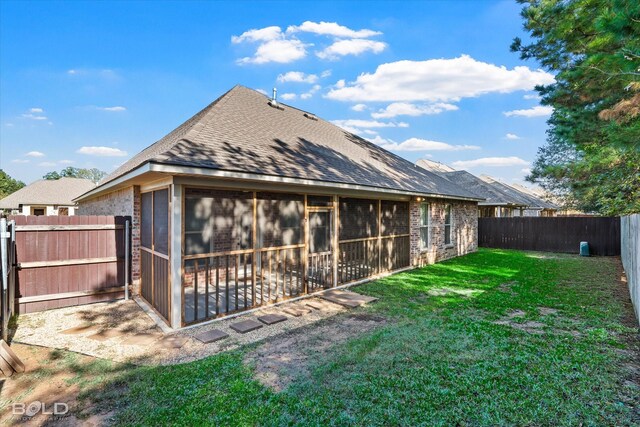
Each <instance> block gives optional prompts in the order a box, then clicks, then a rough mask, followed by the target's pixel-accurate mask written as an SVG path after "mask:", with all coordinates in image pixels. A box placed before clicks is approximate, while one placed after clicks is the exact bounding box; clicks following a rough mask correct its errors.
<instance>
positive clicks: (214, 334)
mask: <svg viewBox="0 0 640 427" xmlns="http://www.w3.org/2000/svg"><path fill="white" fill-rule="evenodd" d="M228 336H229V334H228V333H226V332H222V331H221V330H219V329H212V330H210V331H206V332H201V333H199V334H198V335H196V336H195V337H194V338H195V339H197V340H198V341H200V342H203V343H205V344H209V343H210V342H216V341H220V340H221V339H224V338H227V337H228Z"/></svg>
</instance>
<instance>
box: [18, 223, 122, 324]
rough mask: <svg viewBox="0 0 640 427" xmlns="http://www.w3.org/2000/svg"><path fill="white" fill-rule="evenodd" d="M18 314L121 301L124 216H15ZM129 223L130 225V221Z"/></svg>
mask: <svg viewBox="0 0 640 427" xmlns="http://www.w3.org/2000/svg"><path fill="white" fill-rule="evenodd" d="M9 220H12V221H14V222H15V258H14V260H13V265H14V266H15V267H16V268H15V270H16V272H17V275H16V277H15V279H16V280H15V286H16V288H15V298H16V300H15V301H16V304H18V307H17V311H18V312H19V313H30V312H34V311H41V310H47V309H51V308H59V307H68V306H73V305H81V304H87V303H92V302H101V301H108V300H113V299H117V298H122V297H123V295H124V285H125V283H129V278H130V271H129V265H130V263H129V262H128V259H127V255H128V251H129V246H128V245H129V239H130V236H129V235H128V234H127V231H128V222H129V221H130V219H129V218H128V217H118V216H116V217H113V216H14V217H10V218H9ZM129 223H130V222H129Z"/></svg>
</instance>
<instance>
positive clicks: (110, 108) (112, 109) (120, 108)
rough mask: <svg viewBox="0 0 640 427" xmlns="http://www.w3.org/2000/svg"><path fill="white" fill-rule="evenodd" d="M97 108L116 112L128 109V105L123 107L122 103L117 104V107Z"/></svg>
mask: <svg viewBox="0 0 640 427" xmlns="http://www.w3.org/2000/svg"><path fill="white" fill-rule="evenodd" d="M96 109H98V110H101V111H114V112H119V111H127V108H126V107H122V106H120V105H116V106H115V107H96Z"/></svg>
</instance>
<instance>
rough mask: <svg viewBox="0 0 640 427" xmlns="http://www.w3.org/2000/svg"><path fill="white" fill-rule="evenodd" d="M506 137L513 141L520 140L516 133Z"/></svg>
mask: <svg viewBox="0 0 640 427" xmlns="http://www.w3.org/2000/svg"><path fill="white" fill-rule="evenodd" d="M504 137H505V138H507V139H511V140H515V139H520V137H519V136H518V135H516V134H515V133H508V134H506V135H505V136H504Z"/></svg>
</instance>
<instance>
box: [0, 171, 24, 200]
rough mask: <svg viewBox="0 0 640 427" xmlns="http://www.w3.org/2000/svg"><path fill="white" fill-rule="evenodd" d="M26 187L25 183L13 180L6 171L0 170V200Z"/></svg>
mask: <svg viewBox="0 0 640 427" xmlns="http://www.w3.org/2000/svg"><path fill="white" fill-rule="evenodd" d="M22 187H24V182H22V181H18V180H16V179H13V178H11V177H10V176H9V174H7V173H6V172H5V171H3V170H2V169H0V199H3V198H5V197H7V196H8V195H9V194H11V193H14V192H16V191H18V190H19V189H21V188H22Z"/></svg>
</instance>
